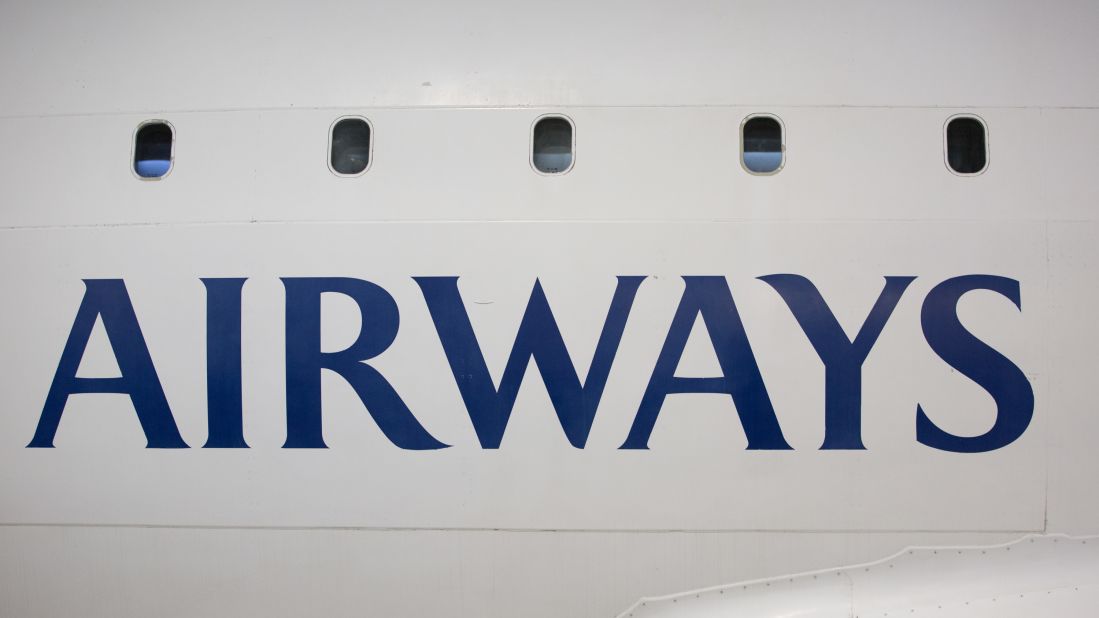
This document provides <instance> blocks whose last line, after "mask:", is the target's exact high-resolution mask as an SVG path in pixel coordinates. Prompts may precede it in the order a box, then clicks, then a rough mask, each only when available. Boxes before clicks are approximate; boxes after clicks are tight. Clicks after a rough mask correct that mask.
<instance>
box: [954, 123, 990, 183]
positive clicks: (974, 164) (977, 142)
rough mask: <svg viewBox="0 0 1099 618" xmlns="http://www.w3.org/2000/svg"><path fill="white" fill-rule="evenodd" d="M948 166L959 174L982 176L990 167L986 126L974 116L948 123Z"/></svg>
mask: <svg viewBox="0 0 1099 618" xmlns="http://www.w3.org/2000/svg"><path fill="white" fill-rule="evenodd" d="M946 164H947V165H949V166H950V169H951V170H953V171H954V172H955V173H957V174H965V175H971V174H980V173H981V172H983V171H984V170H985V168H986V167H988V140H987V138H986V137H985V125H984V123H983V122H981V120H980V119H978V118H974V117H972V116H958V117H956V118H952V119H950V121H949V122H947V123H946Z"/></svg>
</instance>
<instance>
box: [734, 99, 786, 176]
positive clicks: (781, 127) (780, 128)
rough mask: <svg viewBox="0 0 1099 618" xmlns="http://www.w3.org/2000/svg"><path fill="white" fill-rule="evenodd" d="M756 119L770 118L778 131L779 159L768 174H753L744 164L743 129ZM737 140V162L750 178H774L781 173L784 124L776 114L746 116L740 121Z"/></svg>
mask: <svg viewBox="0 0 1099 618" xmlns="http://www.w3.org/2000/svg"><path fill="white" fill-rule="evenodd" d="M756 118H770V119H771V120H774V121H775V122H777V123H778V131H779V153H780V154H781V158H780V159H779V162H778V167H776V168H775V169H773V170H771V171H769V172H755V171H752V170H750V169H748V166H747V165H745V164H744V127H746V126H748V122H749V121H750V120H754V119H756ZM737 139H738V141H739V142H740V143H739V144H738V145H737V146H738V147H737V161H739V162H740V168H741V169H743V170H744V171H745V172H748V173H749V174H750V175H752V176H774V175H775V174H777V173H779V172H781V171H782V170H783V169H784V168H785V167H786V123H785V122H783V121H782V118H779V117H778V116H777V115H776V114H772V113H769V112H758V113H754V114H748V115H747V116H745V117H744V119H743V120H741V121H740V130H739V131H738V132H737Z"/></svg>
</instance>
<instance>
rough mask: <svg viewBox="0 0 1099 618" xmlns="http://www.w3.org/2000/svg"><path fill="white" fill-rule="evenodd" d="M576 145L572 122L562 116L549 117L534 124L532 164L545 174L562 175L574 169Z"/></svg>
mask: <svg viewBox="0 0 1099 618" xmlns="http://www.w3.org/2000/svg"><path fill="white" fill-rule="evenodd" d="M575 145H576V141H575V136H574V131H573V126H572V122H570V121H569V119H568V118H564V117H562V116H547V117H545V118H542V119H541V120H539V121H538V122H536V123H535V124H534V134H533V136H532V139H531V164H532V165H534V169H536V170H538V171H539V172H542V173H543V174H562V173H564V172H567V171H569V170H570V169H572V163H573V149H574V147H575Z"/></svg>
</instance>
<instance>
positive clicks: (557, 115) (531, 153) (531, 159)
mask: <svg viewBox="0 0 1099 618" xmlns="http://www.w3.org/2000/svg"><path fill="white" fill-rule="evenodd" d="M550 118H560V119H561V120H564V121H565V122H567V123H569V127H570V128H571V129H572V142H571V143H570V145H569V149H570V150H569V152H570V154H571V155H572V159H571V160H570V161H569V166H568V167H566V168H565V169H563V170H561V171H560V172H543V171H542V170H540V169H538V166H537V165H535V164H534V129H535V128H536V127H537V126H538V123H540V122H542V121H543V120H547V119H550ZM527 159H528V162H529V163H530V169H532V170H534V173H535V174H538V175H539V176H564V175H565V174H568V173H569V172H571V171H572V170H573V168H575V167H576V123H575V122H574V121H573V119H572V118H570V117H569V116H567V115H565V114H562V113H558V112H552V113H548V114H542V115H541V116H538V117H537V118H535V119H534V122H532V123H531V124H530V143H529V144H528V145H527Z"/></svg>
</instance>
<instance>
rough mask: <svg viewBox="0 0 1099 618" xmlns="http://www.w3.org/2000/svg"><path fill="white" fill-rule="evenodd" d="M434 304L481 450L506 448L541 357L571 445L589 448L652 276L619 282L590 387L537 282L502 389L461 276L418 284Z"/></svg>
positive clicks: (418, 279)
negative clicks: (522, 389)
mask: <svg viewBox="0 0 1099 618" xmlns="http://www.w3.org/2000/svg"><path fill="white" fill-rule="evenodd" d="M413 279H414V280H415V281H416V283H417V285H419V286H420V290H421V291H422V292H423V295H424V300H426V301H427V307H428V310H429V311H430V312H431V319H432V321H433V322H434V323H435V330H436V331H438V333H439V341H440V342H441V343H442V344H443V351H444V352H445V353H446V357H447V361H448V362H449V363H450V370H451V372H453V374H454V381H455V382H456V383H457V384H458V390H459V391H460V392H461V394H462V400H463V401H464V402H465V405H466V410H467V411H468V412H469V417H470V420H471V421H473V428H474V430H475V431H476V432H477V439H478V440H480V442H481V447H482V448H486V449H495V448H500V441H501V440H502V439H503V437H504V430H505V429H506V428H507V424H508V419H509V418H510V417H511V410H512V408H513V407H514V405H515V397H516V395H518V393H519V385H520V384H522V382H523V376H524V374H525V373H526V370H527V365H528V364H529V363H530V359H531V358H533V359H534V361H535V362H536V363H537V364H538V370H539V372H540V373H541V374H542V381H543V382H544V383H545V385H546V390H547V391H548V392H549V396H550V401H551V402H552V403H553V407H554V409H555V410H556V411H557V418H558V420H559V421H560V422H561V428H562V429H564V431H565V436H566V437H568V440H569V443H571V444H572V445H573V446H575V447H576V448H584V444H585V443H586V442H587V440H588V434H589V433H590V432H591V426H592V421H594V420H595V411H596V409H597V408H598V407H599V400H600V399H601V398H602V396H603V388H604V387H605V386H606V384H607V377H608V376H609V374H610V370H611V364H612V363H613V362H614V356H615V354H616V353H617V352H618V345H619V343H620V342H621V341H622V332H623V331H624V330H625V328H626V320H627V318H628V317H629V315H630V309H631V308H632V307H633V300H634V298H635V297H636V296H637V289H638V287H640V285H641V282H642V281H643V280H644V279H645V277H618V285H617V287H616V288H615V291H614V297H613V298H612V300H611V306H610V310H609V311H608V312H607V319H606V320H605V321H604V322H603V332H602V334H600V336H599V342H598V343H597V344H596V347H595V355H594V357H593V358H592V362H591V367H590V369H589V370H588V376H587V380H586V381H585V382H584V383H583V384H581V383H580V378H579V377H578V376H577V374H576V368H575V366H574V365H573V363H572V359H571V358H570V357H569V353H568V350H567V349H566V348H565V341H564V339H562V338H561V330H560V329H559V328H558V327H557V322H556V320H554V318H553V311H552V310H551V309H550V306H549V302H548V301H547V300H546V294H545V292H543V291H542V284H541V282H539V281H538V280H535V282H534V291H533V292H531V295H530V300H529V301H528V302H527V309H526V313H524V314H523V321H522V323H521V324H520V325H519V333H518V334H517V335H516V336H515V344H514V345H513V346H512V348H511V356H510V357H508V362H507V366H506V367H505V368H504V374H503V376H502V377H501V378H500V387H499V389H497V388H496V386H495V385H494V384H493V381H492V376H490V375H489V371H488V367H487V366H486V365H485V358H484V355H483V354H482V353H481V346H480V345H479V344H478V343H477V336H476V335H475V334H474V332H473V325H472V324H470V321H469V315H468V314H467V313H466V309H465V305H464V304H463V302H462V296H461V294H460V293H459V291H458V278H457V277H413Z"/></svg>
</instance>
